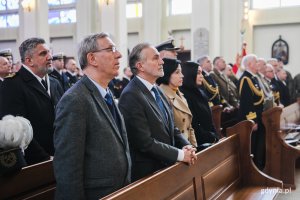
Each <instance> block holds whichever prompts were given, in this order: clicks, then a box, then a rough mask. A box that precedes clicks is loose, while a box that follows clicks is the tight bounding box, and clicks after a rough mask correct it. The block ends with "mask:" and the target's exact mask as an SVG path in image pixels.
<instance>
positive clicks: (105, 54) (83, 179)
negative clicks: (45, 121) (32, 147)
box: [54, 33, 131, 199]
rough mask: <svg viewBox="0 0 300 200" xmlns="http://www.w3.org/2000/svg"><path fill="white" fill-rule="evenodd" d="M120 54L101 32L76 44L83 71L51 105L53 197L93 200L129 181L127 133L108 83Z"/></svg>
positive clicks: (114, 75)
mask: <svg viewBox="0 0 300 200" xmlns="http://www.w3.org/2000/svg"><path fill="white" fill-rule="evenodd" d="M121 57H122V55H121V54H120V52H119V51H118V50H117V49H116V47H115V44H114V43H113V41H112V40H111V39H110V38H109V36H108V35H107V34H105V33H99V34H94V35H90V36H87V37H86V38H84V39H83V40H82V42H81V43H80V44H79V48H78V60H79V63H80V66H81V68H82V69H83V72H84V76H83V77H82V78H81V79H80V80H79V81H78V82H77V83H76V84H75V85H74V86H73V87H72V88H70V89H69V90H68V91H67V92H66V93H65V94H64V96H63V97H62V99H61V100H60V102H59V103H58V105H57V109H56V119H55V123H54V127H55V133H54V147H55V155H54V172H55V177H56V183H57V185H56V199H99V198H101V197H103V196H105V195H107V194H109V193H112V192H113V191H115V190H118V189H120V188H121V187H123V186H125V185H127V184H128V183H129V182H130V169H131V159H130V155H129V148H128V141H127V134H126V130H125V125H124V120H123V116H122V115H121V113H120V111H119V109H118V107H117V106H116V104H115V102H114V99H113V98H112V95H111V91H110V90H109V88H108V83H109V82H110V81H111V80H112V79H113V78H114V77H116V76H117V75H118V73H119V67H120V66H119V65H120V63H119V59H120V58H121Z"/></svg>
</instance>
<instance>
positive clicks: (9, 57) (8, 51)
mask: <svg viewBox="0 0 300 200" xmlns="http://www.w3.org/2000/svg"><path fill="white" fill-rule="evenodd" d="M0 56H2V57H5V58H7V60H8V61H9V62H10V63H11V64H12V63H13V59H14V58H13V54H12V51H11V49H2V50H0Z"/></svg>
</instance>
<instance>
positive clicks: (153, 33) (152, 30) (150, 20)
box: [142, 0, 162, 46]
mask: <svg viewBox="0 0 300 200" xmlns="http://www.w3.org/2000/svg"><path fill="white" fill-rule="evenodd" d="M142 3H143V25H144V27H143V33H144V34H143V37H142V41H145V42H149V43H150V44H153V45H154V46H155V45H157V44H159V43H160V42H161V21H162V18H161V10H162V8H161V6H162V1H161V0H151V1H149V0H143V1H142ZM145 8H147V9H145Z"/></svg>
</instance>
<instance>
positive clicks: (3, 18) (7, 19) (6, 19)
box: [0, 0, 19, 28]
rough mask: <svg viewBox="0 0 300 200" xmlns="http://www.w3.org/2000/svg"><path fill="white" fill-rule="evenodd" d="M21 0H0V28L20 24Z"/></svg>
mask: <svg viewBox="0 0 300 200" xmlns="http://www.w3.org/2000/svg"><path fill="white" fill-rule="evenodd" d="M18 11H19V0H0V28H8V27H18V26H19V14H18Z"/></svg>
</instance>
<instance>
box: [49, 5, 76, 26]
mask: <svg viewBox="0 0 300 200" xmlns="http://www.w3.org/2000/svg"><path fill="white" fill-rule="evenodd" d="M48 5H49V15H48V23H49V24H61V23H75V22H76V9H75V7H76V0H48Z"/></svg>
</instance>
